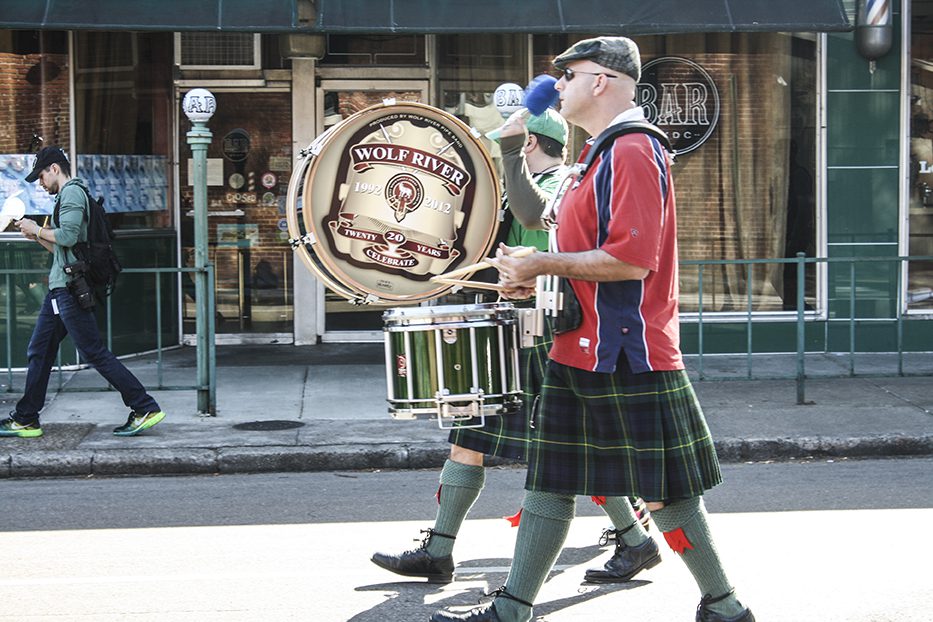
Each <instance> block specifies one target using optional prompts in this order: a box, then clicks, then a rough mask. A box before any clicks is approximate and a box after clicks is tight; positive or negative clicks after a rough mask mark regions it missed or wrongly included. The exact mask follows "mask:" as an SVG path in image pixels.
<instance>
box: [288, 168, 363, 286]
mask: <svg viewBox="0 0 933 622" xmlns="http://www.w3.org/2000/svg"><path fill="white" fill-rule="evenodd" d="M313 158H314V154H313V153H311V152H310V151H309V153H307V154H306V155H305V156H304V157H303V158H302V159H301V163H300V164H299V165H298V168H297V169H296V170H295V171H294V172H293V174H292V178H291V180H290V181H289V183H288V192H287V194H286V199H285V200H286V204H287V205H295V206H297V205H298V191H299V190H300V189H302V188H303V187H304V180H305V178H306V177H307V175H308V168H309V167H310V165H311V160H312V159H313ZM285 220H286V222H287V224H288V233H289V235H290V236H291V239H292V245H293V248H294V250H295V251H297V252H298V257H299V258H300V259H301V261H302V262H303V263H304V264H305V267H307V268H308V269H309V270H310V271H311V272H312V273H313V274H314V275H315V276H316V277H317V278H318V279H320V280H321V281H322V282H323V283H324V285H325V286H326V287H329V288H330V289H331V290H333V291H335V292H337V293H338V294H339V295H341V296H343V297H344V298H347V299H350V300H353V299H357V300H362V297H361V296H360V295H359V294H358V293H357V292H354V291H353V290H351V289H349V288H347V287H345V286H344V285H343V283H340V282H338V281H337V280H335V279H334V278H333V277H332V276H331V275H330V274H328V273H327V271H326V270H323V269H322V268H321V267H320V265H318V262H317V261H316V257H317V254H316V253H313V252H311V251H310V250H308V243H307V242H305V241H303V239H302V238H303V236H304V235H306V234H307V232H306V233H302V231H303V230H302V228H301V225H302V223H301V221H299V219H298V209H297V207H296V208H295V209H287V210H285Z"/></svg>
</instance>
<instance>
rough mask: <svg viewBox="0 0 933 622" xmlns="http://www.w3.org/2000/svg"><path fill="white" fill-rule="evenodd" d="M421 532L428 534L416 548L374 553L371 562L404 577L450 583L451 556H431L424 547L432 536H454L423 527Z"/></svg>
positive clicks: (452, 570)
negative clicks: (396, 551)
mask: <svg viewBox="0 0 933 622" xmlns="http://www.w3.org/2000/svg"><path fill="white" fill-rule="evenodd" d="M422 533H427V534H428V535H427V536H425V538H424V540H422V541H421V546H419V547H418V548H416V549H412V550H411V551H405V552H404V553H399V554H397V555H392V554H389V553H376V554H374V555H373V557H372V562H373V563H374V564H376V565H377V566H379V567H380V568H385V569H386V570H389V571H391V572H394V573H395V574H400V575H402V576H404V577H424V578H425V579H427V580H428V583H450V582H451V581H453V579H454V558H453V556H451V555H446V556H444V557H431V555H429V554H428V551H427V550H426V549H427V546H428V544H429V543H430V542H431V538H433V537H434V536H438V537H442V538H450V539H451V540H453V539H455V537H454V536H449V535H447V534H444V533H439V532H437V531H434V530H433V529H427V530H424V529H423V530H422Z"/></svg>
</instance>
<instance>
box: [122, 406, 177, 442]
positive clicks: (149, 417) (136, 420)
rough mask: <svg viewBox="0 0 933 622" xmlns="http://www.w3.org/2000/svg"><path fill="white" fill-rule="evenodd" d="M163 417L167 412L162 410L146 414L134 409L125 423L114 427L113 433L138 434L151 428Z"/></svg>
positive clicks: (123, 434)
mask: <svg viewBox="0 0 933 622" xmlns="http://www.w3.org/2000/svg"><path fill="white" fill-rule="evenodd" d="M163 419H165V413H164V412H162V411H161V410H156V411H153V412H151V413H145V414H141V413H138V412H136V411H135V410H134V411H131V412H130V416H129V417H127V419H126V423H125V424H123V425H121V426H120V427H119V428H114V429H113V435H114V436H136V435H137V434H139V433H140V432H142V431H143V430H146V429H148V428H151V427H152V426H154V425H155V424H157V423H159V422H160V421H162V420H163Z"/></svg>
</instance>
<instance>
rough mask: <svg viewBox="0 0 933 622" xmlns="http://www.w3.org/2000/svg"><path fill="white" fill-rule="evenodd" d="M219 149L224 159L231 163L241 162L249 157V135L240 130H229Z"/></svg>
mask: <svg viewBox="0 0 933 622" xmlns="http://www.w3.org/2000/svg"><path fill="white" fill-rule="evenodd" d="M221 147H222V149H223V153H224V157H225V158H227V159H228V160H230V161H231V162H242V161H243V160H245V159H246V156H248V155H249V133H248V132H247V131H246V130H244V129H241V128H237V129H235V130H231V131H230V133H229V134H227V135H226V136H224V139H223V142H222V145H221Z"/></svg>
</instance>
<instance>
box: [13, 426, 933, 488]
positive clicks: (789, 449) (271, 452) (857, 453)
mask: <svg viewBox="0 0 933 622" xmlns="http://www.w3.org/2000/svg"><path fill="white" fill-rule="evenodd" d="M716 451H717V453H718V454H719V459H720V461H721V462H724V463H739V462H762V461H769V460H771V461H784V460H793V459H805V458H830V457H848V458H882V457H906V456H930V455H933V435H924V436H904V435H882V436H870V437H851V438H850V437H845V438H838V437H801V438H779V439H739V438H726V439H721V440H719V441H716ZM449 453H450V445H449V444H447V443H446V442H436V443H415V444H405V443H384V444H360V443H356V444H342V445H326V446H297V447H296V446H293V445H266V446H259V447H255V446H253V447H219V448H198V447H181V448H176V449H167V448H148V449H143V448H133V449H93V450H92V449H88V450H85V449H66V450H57V451H48V450H44V451H16V452H10V453H7V454H2V453H0V479H4V478H19V477H88V476H101V477H113V476H123V475H125V476H133V475H204V474H225V473H274V472H303V471H354V470H368V469H394V470H399V469H433V468H439V467H441V466H443V464H444V462H445V461H446V460H447V457H448V456H449ZM487 463H488V465H490V466H493V465H497V464H514V462H513V461H508V460H497V459H490V460H488V461H487Z"/></svg>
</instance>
